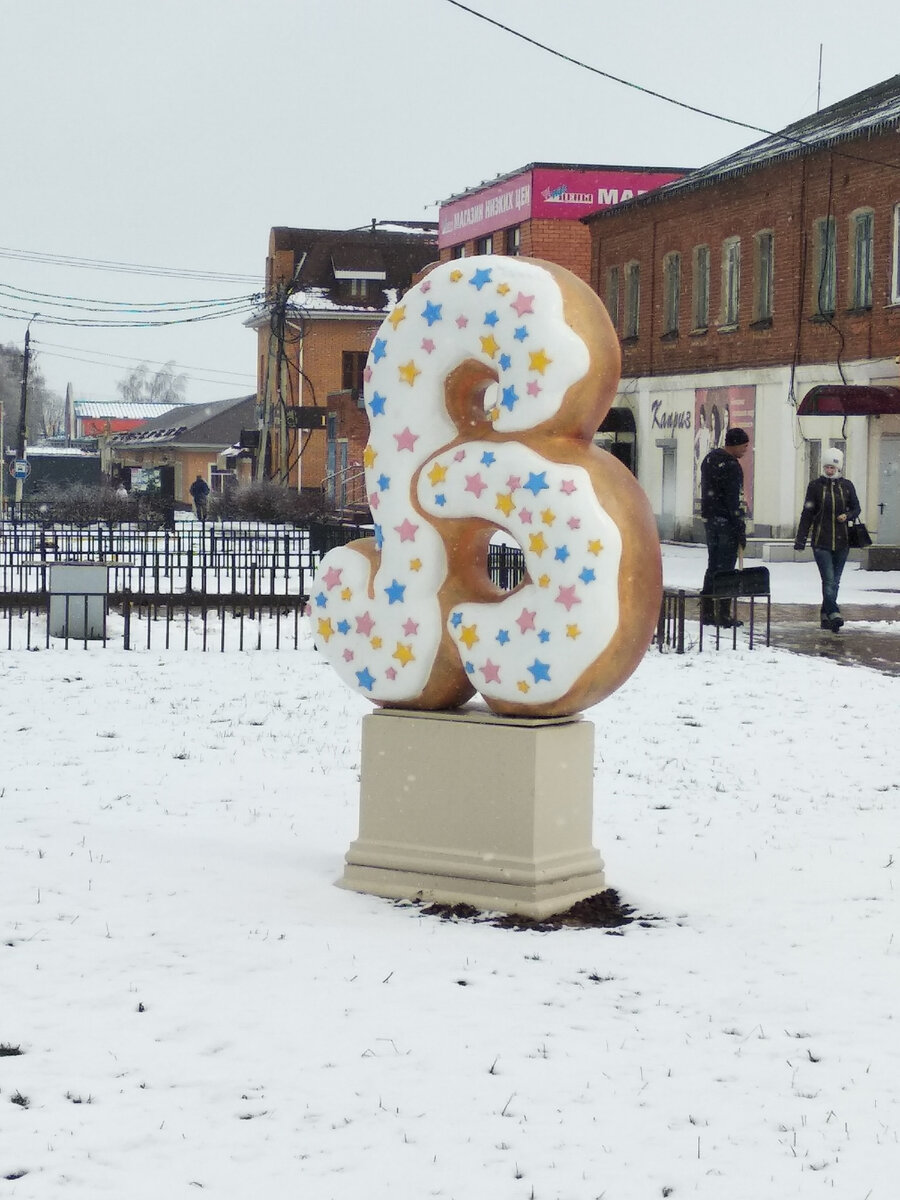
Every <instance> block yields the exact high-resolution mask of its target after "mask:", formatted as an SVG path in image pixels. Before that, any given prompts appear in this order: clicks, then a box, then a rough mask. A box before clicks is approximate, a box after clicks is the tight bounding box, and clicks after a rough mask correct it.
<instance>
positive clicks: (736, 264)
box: [721, 238, 741, 329]
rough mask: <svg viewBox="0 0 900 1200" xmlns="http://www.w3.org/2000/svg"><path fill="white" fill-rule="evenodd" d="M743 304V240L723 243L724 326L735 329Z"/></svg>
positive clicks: (730, 240) (728, 239)
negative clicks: (741, 303) (741, 304)
mask: <svg viewBox="0 0 900 1200" xmlns="http://www.w3.org/2000/svg"><path fill="white" fill-rule="evenodd" d="M740 302H741V239H740V238H727V239H726V240H725V241H724V242H723V243H722V322H721V323H722V325H723V326H725V327H726V328H731V329H733V328H734V327H735V325H737V323H738V314H739V311H740Z"/></svg>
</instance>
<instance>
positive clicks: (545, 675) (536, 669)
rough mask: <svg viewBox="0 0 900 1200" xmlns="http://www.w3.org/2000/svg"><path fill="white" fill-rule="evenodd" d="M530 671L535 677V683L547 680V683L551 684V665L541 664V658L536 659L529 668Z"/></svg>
mask: <svg viewBox="0 0 900 1200" xmlns="http://www.w3.org/2000/svg"><path fill="white" fill-rule="evenodd" d="M528 670H529V671H530V672H531V674H532V675H533V676H534V682H535V683H540V682H541V680H542V679H543V680H545V681H546V682H547V683H549V682H550V664H549V663H543V662H541V660H540V659H539V658H536V659H535V660H534V662H533V663H532V664H531V666H530V667H529V668H528Z"/></svg>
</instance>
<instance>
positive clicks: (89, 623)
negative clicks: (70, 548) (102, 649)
mask: <svg viewBox="0 0 900 1200" xmlns="http://www.w3.org/2000/svg"><path fill="white" fill-rule="evenodd" d="M48 571H49V576H50V578H49V582H48V587H47V590H48V592H49V593H50V636H51V637H58V638H76V639H80V640H81V641H100V640H101V639H105V637H106V605H107V592H108V590H109V575H108V570H107V566H106V563H51V564H50V566H49V568H48Z"/></svg>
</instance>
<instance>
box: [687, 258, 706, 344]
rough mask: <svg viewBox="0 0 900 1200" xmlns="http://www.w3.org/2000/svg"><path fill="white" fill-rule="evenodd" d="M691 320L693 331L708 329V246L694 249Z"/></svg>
mask: <svg viewBox="0 0 900 1200" xmlns="http://www.w3.org/2000/svg"><path fill="white" fill-rule="evenodd" d="M691 320H692V322H693V327H694V329H708V328H709V246H695V247H694V280H693V293H692V296H691Z"/></svg>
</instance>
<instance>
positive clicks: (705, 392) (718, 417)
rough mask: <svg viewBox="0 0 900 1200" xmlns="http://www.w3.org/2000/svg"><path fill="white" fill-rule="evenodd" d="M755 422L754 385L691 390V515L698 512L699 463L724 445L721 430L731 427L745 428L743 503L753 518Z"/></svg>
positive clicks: (749, 515) (749, 516) (742, 465)
mask: <svg viewBox="0 0 900 1200" xmlns="http://www.w3.org/2000/svg"><path fill="white" fill-rule="evenodd" d="M755 425H756V388H755V387H752V386H748V385H746V384H739V385H735V386H733V387H719V388H696V389H695V391H694V514H695V516H699V515H700V464H701V463H702V462H703V460H704V458H705V457H706V456H707V454H708V453H709V452H710V450H714V449H716V447H718V446H724V445H725V430H726V429H728V428H729V427H731V426H738V427H739V428H740V429H745V430H746V431H747V434H748V435H749V437H750V449H749V450H748V451H747V453H746V454H745V455H744V457H743V458H742V459H741V467H742V468H743V471H744V504H745V505H746V507H747V519H748V520H751V521H752V519H753V453H754V447H753V442H754V433H755Z"/></svg>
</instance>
